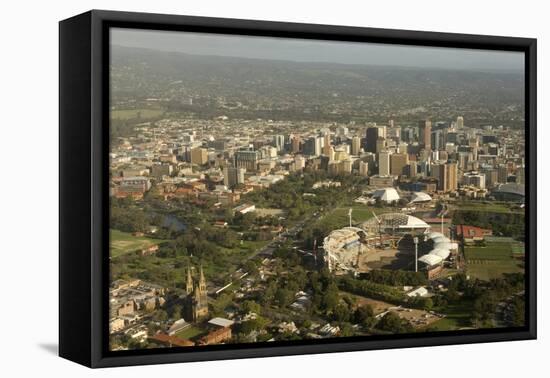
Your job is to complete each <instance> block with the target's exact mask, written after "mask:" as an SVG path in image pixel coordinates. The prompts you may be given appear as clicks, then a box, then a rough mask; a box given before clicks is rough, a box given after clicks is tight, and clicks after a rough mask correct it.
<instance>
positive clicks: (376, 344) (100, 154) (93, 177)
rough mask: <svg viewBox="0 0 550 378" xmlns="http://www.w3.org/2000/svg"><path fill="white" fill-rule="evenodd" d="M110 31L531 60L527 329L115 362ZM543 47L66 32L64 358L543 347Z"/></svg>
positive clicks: (276, 30) (118, 15) (186, 21)
mask: <svg viewBox="0 0 550 378" xmlns="http://www.w3.org/2000/svg"><path fill="white" fill-rule="evenodd" d="M110 27H127V28H137V29H149V30H171V31H194V32H205V33H222V34H242V35H255V36H271V37H288V38H304V39H322V40H334V41H355V42H376V43H389V44H401V45H420V46H437V47H462V48H472V49H488V50H507V51H521V52H524V53H525V100H526V114H525V117H526V149H527V150H526V158H527V166H528V169H527V172H526V193H527V196H528V198H527V200H526V222H527V224H526V230H527V231H526V232H527V233H528V235H527V237H526V249H527V251H528V253H527V254H526V269H525V273H526V283H527V293H526V317H525V319H526V323H527V324H526V326H525V327H519V328H507V329H477V330H471V331H470V330H468V331H466V330H465V331H448V332H437V333H422V334H415V335H390V336H383V337H382V336H373V337H369V338H368V339H365V338H355V337H351V338H340V339H330V340H323V341H319V342H312V341H301V342H292V343H291V342H288V343H285V344H282V343H278V344H277V345H273V344H267V343H259V344H243V345H214V346H207V347H200V349H196V348H191V349H187V348H168V349H162V350H159V349H156V350H140V351H120V352H109V351H108V348H107V347H106V346H107V339H108V338H107V337H106V335H107V327H108V294H107V293H108V286H109V283H108V277H107V274H106V272H108V263H109V262H108V242H109V240H108V232H107V225H108V223H109V211H108V206H107V204H108V198H109V197H108V195H109V193H108V185H107V183H108V149H109V133H108V129H107V126H106V125H108V123H109V116H108V106H109V84H108V83H109V82H108V80H109V78H108V73H109V69H108V62H109V39H108V36H109V33H108V30H109V28H110ZM536 64H537V53H536V39H530V38H515V37H499V36H486V35H467V34H450V33H434V32H421V31H407V30H386V29H374V28H359V27H344V26H332V25H312V24H297V23H282V22H268V21H251V20H237V19H224V18H204V17H189V16H175V15H162V14H145V13H128V12H113V11H101V10H92V11H89V12H86V13H83V14H81V15H78V16H75V17H72V18H69V19H67V20H64V21H61V22H60V24H59V78H60V79H59V89H60V95H59V128H60V129H59V172H60V174H59V186H60V192H59V203H60V205H59V212H60V223H59V354H60V356H61V357H64V358H66V359H69V360H72V361H75V362H77V363H80V364H83V365H86V366H89V367H94V368H95V367H110V366H120V365H140V364H157V363H172V362H187V361H204V360H219V359H233V358H251V357H267V356H281V355H297V354H308V353H328V352H344V351H357V350H371V349H387V348H407V347H419V346H435V345H448V344H459V343H460V344H467V343H480V342H496V341H511V340H527V339H535V338H536V334H537V333H536V329H537V325H536V322H537V317H536V176H535V173H536V92H537V90H536V86H537V82H536V70H537V67H536Z"/></svg>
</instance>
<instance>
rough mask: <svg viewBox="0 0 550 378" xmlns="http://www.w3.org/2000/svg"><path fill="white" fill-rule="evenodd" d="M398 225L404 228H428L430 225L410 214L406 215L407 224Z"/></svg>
mask: <svg viewBox="0 0 550 378" xmlns="http://www.w3.org/2000/svg"><path fill="white" fill-rule="evenodd" d="M400 227H406V228H430V225H429V224H428V223H426V222H424V221H423V220H422V219H419V218H417V217H413V216H412V215H408V216H407V224H406V225H404V226H400Z"/></svg>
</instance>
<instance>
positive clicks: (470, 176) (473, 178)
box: [462, 171, 485, 189]
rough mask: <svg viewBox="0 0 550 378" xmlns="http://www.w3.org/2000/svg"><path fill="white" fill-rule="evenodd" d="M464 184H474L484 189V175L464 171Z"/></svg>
mask: <svg viewBox="0 0 550 378" xmlns="http://www.w3.org/2000/svg"><path fill="white" fill-rule="evenodd" d="M462 180H463V183H464V185H471V186H475V187H476V188H479V189H485V175H484V174H483V173H478V172H475V171H473V172H466V173H464V176H463V177H462Z"/></svg>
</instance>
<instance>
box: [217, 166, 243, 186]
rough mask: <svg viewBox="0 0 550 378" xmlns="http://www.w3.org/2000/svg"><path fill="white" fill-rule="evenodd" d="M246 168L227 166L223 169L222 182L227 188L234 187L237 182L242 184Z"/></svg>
mask: <svg viewBox="0 0 550 378" xmlns="http://www.w3.org/2000/svg"><path fill="white" fill-rule="evenodd" d="M245 172H246V169H244V168H236V167H231V166H227V167H225V168H224V169H223V184H224V185H225V186H227V187H228V188H234V187H236V186H237V185H239V184H244V174H245Z"/></svg>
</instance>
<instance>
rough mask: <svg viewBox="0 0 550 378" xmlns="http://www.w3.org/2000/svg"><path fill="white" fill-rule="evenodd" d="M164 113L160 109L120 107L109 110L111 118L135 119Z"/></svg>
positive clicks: (144, 118)
mask: <svg viewBox="0 0 550 378" xmlns="http://www.w3.org/2000/svg"><path fill="white" fill-rule="evenodd" d="M162 114H164V110H162V109H120V110H111V119H120V120H127V119H135V118H138V115H139V118H141V119H143V120H146V119H150V118H155V117H158V116H161V115H162Z"/></svg>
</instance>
